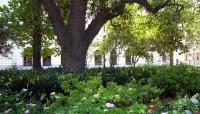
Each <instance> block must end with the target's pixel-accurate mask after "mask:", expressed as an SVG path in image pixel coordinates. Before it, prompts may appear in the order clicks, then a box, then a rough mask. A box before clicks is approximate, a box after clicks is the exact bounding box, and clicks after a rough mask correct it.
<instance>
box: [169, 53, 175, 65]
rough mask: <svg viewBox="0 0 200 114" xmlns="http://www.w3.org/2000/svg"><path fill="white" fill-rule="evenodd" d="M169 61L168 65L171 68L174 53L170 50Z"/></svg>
mask: <svg viewBox="0 0 200 114" xmlns="http://www.w3.org/2000/svg"><path fill="white" fill-rule="evenodd" d="M169 59H170V65H171V66H173V65H174V51H173V50H170V52H169Z"/></svg>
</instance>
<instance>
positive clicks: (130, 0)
mask: <svg viewBox="0 0 200 114" xmlns="http://www.w3.org/2000/svg"><path fill="white" fill-rule="evenodd" d="M171 1H172V0H166V1H165V2H164V3H162V4H159V5H157V6H155V7H152V5H151V4H150V3H149V2H148V1H147V0H123V2H124V3H137V4H139V5H141V6H143V7H144V8H145V9H146V10H147V11H149V12H152V13H154V14H155V13H157V12H158V11H159V10H160V9H162V8H164V7H165V6H169V5H170V4H169V3H170V2H171Z"/></svg>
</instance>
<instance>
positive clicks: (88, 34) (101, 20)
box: [84, 4, 125, 45]
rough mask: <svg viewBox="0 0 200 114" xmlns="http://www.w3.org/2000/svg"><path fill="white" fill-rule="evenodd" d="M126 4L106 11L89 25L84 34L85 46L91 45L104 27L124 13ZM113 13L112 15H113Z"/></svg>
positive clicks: (100, 13) (99, 14)
mask: <svg viewBox="0 0 200 114" xmlns="http://www.w3.org/2000/svg"><path fill="white" fill-rule="evenodd" d="M124 7H125V4H120V5H118V6H115V7H114V8H113V9H104V10H102V11H101V12H99V13H98V14H97V16H96V17H95V18H94V19H93V20H92V22H91V23H90V24H89V26H88V28H87V29H86V30H85V34H84V44H85V45H89V44H90V43H91V42H92V40H93V39H94V37H95V36H96V35H97V34H98V32H99V31H100V29H101V28H102V26H103V25H104V24H105V23H106V22H107V21H108V20H111V19H113V18H114V17H117V16H119V15H121V14H123V12H124ZM111 11H112V13H111Z"/></svg>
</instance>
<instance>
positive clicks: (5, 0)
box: [0, 0, 8, 6]
mask: <svg viewBox="0 0 200 114" xmlns="http://www.w3.org/2000/svg"><path fill="white" fill-rule="evenodd" d="M7 2H8V0H0V6H2V5H4V4H6V3H7Z"/></svg>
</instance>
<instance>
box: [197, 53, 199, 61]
mask: <svg viewBox="0 0 200 114" xmlns="http://www.w3.org/2000/svg"><path fill="white" fill-rule="evenodd" d="M197 61H199V53H197Z"/></svg>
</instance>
